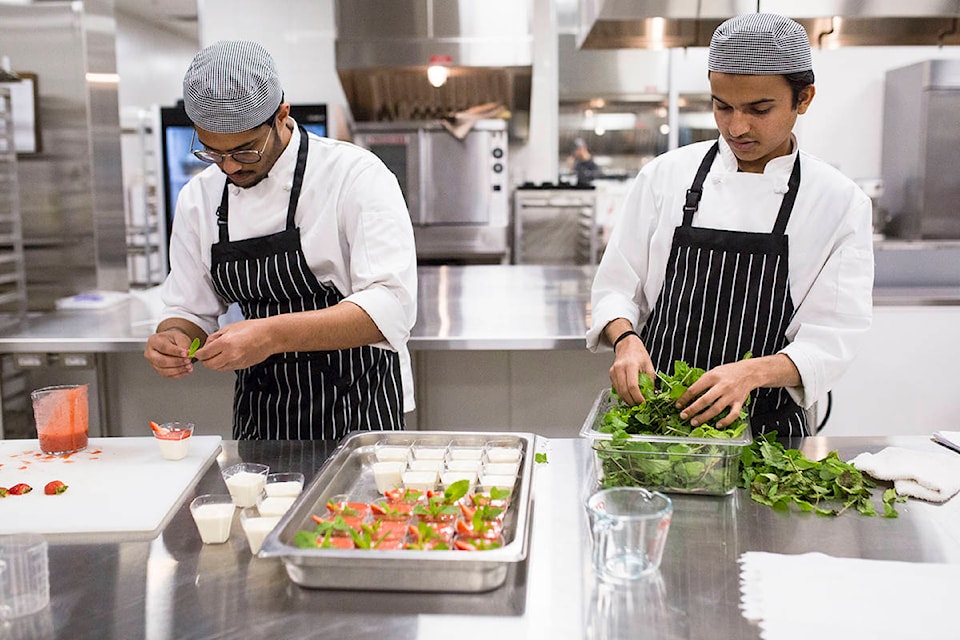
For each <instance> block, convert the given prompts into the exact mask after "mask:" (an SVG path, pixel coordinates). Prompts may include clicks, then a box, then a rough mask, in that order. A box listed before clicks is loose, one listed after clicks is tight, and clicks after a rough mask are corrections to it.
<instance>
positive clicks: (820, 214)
mask: <svg viewBox="0 0 960 640" xmlns="http://www.w3.org/2000/svg"><path fill="white" fill-rule="evenodd" d="M707 66H708V77H709V81H710V92H711V94H712V99H713V112H714V118H715V120H716V123H717V128H718V129H719V132H720V135H719V138H718V139H717V140H716V141H708V142H701V143H695V144H691V145H688V146H686V147H682V148H680V149H676V150H673V151H671V152H668V153H666V154H663V155H661V156H659V157H657V158H655V159H654V160H653V161H651V162H650V163H649V164H647V165H646V166H645V167H644V168H643V169H642V170H641V171H640V173H639V174H638V176H637V178H636V180H635V182H634V184H633V185H632V188H631V191H630V193H629V195H628V196H627V199H626V200H625V203H624V206H623V209H622V211H621V212H620V215H619V216H618V219H617V223H616V225H615V228H614V229H613V231H612V234H611V238H610V241H609V244H608V246H607V248H606V251H605V252H604V255H603V259H602V261H601V263H600V265H599V267H598V269H597V273H596V276H595V280H594V282H593V287H592V307H591V308H592V324H591V326H590V328H589V330H588V332H587V336H586V339H587V347H588V348H589V349H591V350H593V351H597V350H599V349H600V348H601V347H602V348H606V349H609V348H612V349H613V350H614V354H615V355H614V362H613V365H612V367H611V369H610V380H611V382H612V384H613V387H614V389H615V391H616V393H617V394H618V395H619V397H620V398H621V399H622V400H624V401H626V402H628V403H630V404H638V403H640V402H643V400H644V398H643V396H642V395H641V393H640V389H639V386H638V383H637V378H638V374H639V373H640V372H644V373H647V374H649V375H651V376H653V377H654V379H655V372H656V371H664V372H669V373H672V372H673V363H674V362H675V361H677V360H683V361H686V362H687V363H688V364H690V365H692V366H696V367H700V368H702V369H705V370H706V371H707V372H706V373H705V374H704V375H703V376H702V377H701V378H700V379H699V380H698V381H697V382H696V383H695V384H693V385H692V386H690V388H689V389H688V390H687V392H686V393H684V394H683V395H682V396H681V397H680V398H679V400H678V403H677V405H678V407H681V408H682V412H681V417H682V418H684V419H688V420H690V422H691V424H693V425H697V424H702V423H703V422H705V421H708V420H712V419H714V418H715V417H717V416H718V415H720V414H721V412H723V411H726V410H729V414H728V415H727V416H726V417H724V418H723V419H722V420H719V421H718V422H717V424H718V425H719V426H720V427H723V426H726V425H728V424H730V423H731V422H732V421H733V419H734V418H735V417H736V415H737V414H738V413H739V411H740V410H741V408H742V407H743V406H744V403H745V402H746V401H747V398H748V396H750V395H751V394H753V395H752V401H751V403H750V405H749V410H750V412H751V427H752V429H753V431H754V433H758V432H766V431H776V432H777V433H778V436H780V437H788V436H798V435H801V434H809V433H811V431H812V429H813V428H815V427H812V426H811V425H810V424H809V423H808V420H807V414H806V411H805V410H806V409H809V408H811V407H812V406H813V405H814V404H815V402H816V401H817V400H818V399H820V398H823V397H825V396H826V393H827V391H828V390H829V389H830V388H831V386H832V385H833V384H834V383H835V382H836V381H837V379H838V378H839V377H840V376H841V374H842V373H843V372H844V370H845V369H846V368H847V366H848V365H849V364H850V362H851V360H852V359H853V357H854V355H855V354H856V352H857V348H858V346H859V344H860V342H861V339H862V338H863V336H864V334H865V333H866V332H867V330H868V329H869V327H870V324H871V319H872V289H873V250H872V239H871V213H870V200H869V199H868V198H867V196H866V195H864V193H863V191H862V190H861V189H859V188H858V187H857V185H856V184H854V182H853V181H851V180H849V179H848V178H846V177H845V176H843V175H842V174H841V173H840V172H839V171H837V170H836V169H834V168H833V167H831V166H830V165H829V164H827V163H826V162H823V161H821V160H819V159H817V158H815V157H813V156H811V155H809V154H808V153H806V152H804V151H802V150H800V148H799V145H798V141H797V139H796V137H795V136H794V134H793V127H794V124H795V122H796V120H797V117H798V116H800V115H802V114H804V113H806V111H807V109H809V108H810V104H811V101H812V100H813V97H814V92H815V91H814V84H813V82H814V75H813V64H812V57H811V52H810V42H809V39H808V37H807V34H806V32H805V31H804V30H803V27H802V26H800V25H799V24H797V23H796V22H794V21H793V20H790V19H788V18H785V17H782V16H778V15H772V14H747V15H742V16H737V17H734V18H731V19H730V20H727V21H726V22H724V23H723V24H721V25H720V26H719V27H718V28H717V30H716V31H715V32H714V34H713V37H712V39H711V41H710V48H709V54H708V64H707ZM747 354H751V355H752V357H750V358H745V356H746V355H747Z"/></svg>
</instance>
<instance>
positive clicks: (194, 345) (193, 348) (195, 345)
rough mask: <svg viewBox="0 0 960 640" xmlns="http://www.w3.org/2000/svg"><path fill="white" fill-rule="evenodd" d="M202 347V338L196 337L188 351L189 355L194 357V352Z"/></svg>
mask: <svg viewBox="0 0 960 640" xmlns="http://www.w3.org/2000/svg"><path fill="white" fill-rule="evenodd" d="M199 348H200V338H194V339H193V342H191V343H190V349H189V350H188V351H187V357H188V358H192V357H193V354H195V353H196V352H197V349H199Z"/></svg>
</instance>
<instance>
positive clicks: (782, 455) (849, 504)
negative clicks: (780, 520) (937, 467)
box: [740, 433, 904, 518]
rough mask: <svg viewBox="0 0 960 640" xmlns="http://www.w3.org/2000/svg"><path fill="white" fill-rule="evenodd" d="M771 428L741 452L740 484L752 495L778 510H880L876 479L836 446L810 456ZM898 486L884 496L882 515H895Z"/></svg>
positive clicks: (866, 512)
mask: <svg viewBox="0 0 960 640" xmlns="http://www.w3.org/2000/svg"><path fill="white" fill-rule="evenodd" d="M775 437H776V434H775V433H767V434H764V435H763V436H761V437H759V438H757V439H756V440H754V441H753V443H751V444H750V446H748V447H745V448H744V451H743V455H742V456H741V459H740V462H741V472H740V486H741V487H742V488H745V489H749V490H750V497H751V498H752V499H753V500H755V501H756V502H759V503H760V504H765V505H767V506H769V507H772V508H773V509H776V510H777V511H786V510H788V509H789V508H790V505H791V504H795V505H796V506H797V507H798V508H799V509H800V510H801V511H813V512H814V513H816V514H817V515H821V516H838V515H840V514H842V513H843V512H845V511H847V510H848V509H850V508H854V509H856V510H857V511H859V512H860V513H862V514H863V515H865V516H875V515H877V510H876V508H875V507H874V504H873V492H872V491H871V490H872V489H873V488H875V487H876V486H877V485H876V483H875V482H873V481H872V480H871V479H870V478H868V477H867V476H865V475H863V473H862V472H861V471H860V470H859V469H857V468H856V467H854V466H853V465H852V464H850V463H848V462H844V461H843V460H841V459H840V457H839V455H838V454H837V452H836V451H831V452H829V453H828V454H827V455H826V457H825V458H823V459H822V460H810V459H808V458H807V457H806V456H805V455H803V453H802V452H801V451H800V450H798V449H786V448H784V446H783V445H782V444H780V443H779V442H777V441H776V440H775V439H774V438H775ZM903 500H904V498H902V497H899V498H898V497H897V492H896V490H894V489H886V490H885V491H884V492H883V494H882V497H881V502H882V504H883V516H884V517H885V518H896V517H897V515H898V514H897V510H896V508H895V507H894V502H903Z"/></svg>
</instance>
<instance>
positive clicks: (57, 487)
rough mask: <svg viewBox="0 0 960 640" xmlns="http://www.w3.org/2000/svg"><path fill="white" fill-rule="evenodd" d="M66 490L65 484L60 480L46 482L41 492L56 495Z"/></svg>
mask: <svg viewBox="0 0 960 640" xmlns="http://www.w3.org/2000/svg"><path fill="white" fill-rule="evenodd" d="M66 490H67V485H65V484H63V482H61V481H60V480H53V481H51V482H48V483H47V486H45V487H44V488H43V492H44V493H45V494H46V495H48V496H58V495H60V494H61V493H63V492H64V491H66Z"/></svg>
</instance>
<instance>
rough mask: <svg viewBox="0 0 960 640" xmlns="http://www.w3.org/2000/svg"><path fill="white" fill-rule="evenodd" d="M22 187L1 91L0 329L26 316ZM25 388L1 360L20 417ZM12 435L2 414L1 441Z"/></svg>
mask: <svg viewBox="0 0 960 640" xmlns="http://www.w3.org/2000/svg"><path fill="white" fill-rule="evenodd" d="M19 184H20V182H19V178H18V175H17V150H16V146H15V145H14V139H13V108H12V102H11V99H10V90H9V89H7V88H5V87H0V329H5V328H7V327H10V326H14V325H16V324H18V323H19V322H20V321H22V320H23V318H24V317H25V316H26V313H27V279H26V271H25V268H24V259H23V231H22V229H21V221H20V188H19ZM25 385H26V376H25V375H24V373H23V372H22V371H19V370H17V369H16V368H15V367H13V366H11V362H10V359H9V358H0V398H2V399H0V403H2V406H3V407H4V408H9V409H10V410H11V411H13V412H15V415H18V416H21V417H25V416H26V410H27V408H28V407H29V395H28V394H27V393H26V386H25ZM20 422H23V420H21V421H20ZM10 431H11V430H10V429H5V428H4V418H3V412H2V411H0V439H2V438H4V437H5V436H6V434H7V432H10ZM12 431H13V432H17V431H19V429H13V430H12Z"/></svg>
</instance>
